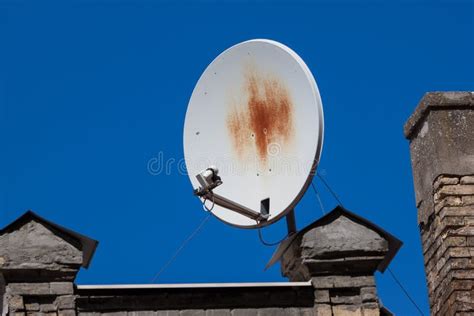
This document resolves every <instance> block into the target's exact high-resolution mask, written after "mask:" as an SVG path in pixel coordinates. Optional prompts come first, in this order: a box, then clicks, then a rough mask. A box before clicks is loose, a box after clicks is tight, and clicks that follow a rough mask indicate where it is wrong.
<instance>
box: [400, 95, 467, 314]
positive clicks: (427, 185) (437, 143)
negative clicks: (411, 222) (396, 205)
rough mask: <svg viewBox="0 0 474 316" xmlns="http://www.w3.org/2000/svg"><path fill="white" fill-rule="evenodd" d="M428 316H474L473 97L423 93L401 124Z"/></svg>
mask: <svg viewBox="0 0 474 316" xmlns="http://www.w3.org/2000/svg"><path fill="white" fill-rule="evenodd" d="M404 132H405V137H406V138H407V139H408V140H409V141H410V153H411V161H412V170H413V181H414V185H415V195H416V206H417V208H418V224H419V227H420V233H421V240H422V243H423V255H424V263H425V272H426V278H427V282H428V294H429V299H430V308H431V314H432V315H457V314H458V313H459V314H461V313H464V314H465V315H472V314H474V94H473V93H472V92H431V93H427V94H426V95H425V96H424V97H423V99H422V100H421V102H420V103H419V105H418V107H417V108H416V110H415V112H414V113H413V114H412V116H411V117H410V118H409V119H408V121H407V123H406V124H405V129H404Z"/></svg>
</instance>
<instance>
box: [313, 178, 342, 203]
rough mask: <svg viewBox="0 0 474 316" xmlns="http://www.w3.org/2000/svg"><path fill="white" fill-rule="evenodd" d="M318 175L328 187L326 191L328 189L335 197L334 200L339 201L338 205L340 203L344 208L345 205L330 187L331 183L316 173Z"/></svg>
mask: <svg viewBox="0 0 474 316" xmlns="http://www.w3.org/2000/svg"><path fill="white" fill-rule="evenodd" d="M316 175H317V176H318V178H319V179H321V181H322V182H323V184H324V186H325V187H326V189H328V191H329V192H330V193H331V194H332V196H333V197H334V199H335V200H336V201H337V203H339V205H340V206H342V207H344V205H343V204H342V202H341V200H340V199H339V197H338V196H337V194H336V192H334V191H333V190H332V189H331V187H330V186H329V183H327V182H326V180H325V179H324V178H323V177H322V176H321V175H320V174H319V173H316Z"/></svg>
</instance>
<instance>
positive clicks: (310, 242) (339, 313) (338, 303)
mask: <svg viewBox="0 0 474 316" xmlns="http://www.w3.org/2000/svg"><path fill="white" fill-rule="evenodd" d="M401 244H402V243H401V242H400V241H399V240H398V239H397V238H395V237H393V236H392V235H390V234H389V233H387V232H386V231H384V230H383V229H381V228H379V227H378V226H376V225H375V224H373V223H371V222H369V221H368V220H366V219H364V218H362V217H360V216H358V215H356V214H354V213H352V212H349V211H347V210H346V209H344V208H342V207H340V206H338V207H337V208H335V209H334V210H333V211H331V212H330V213H328V214H326V215H325V216H323V217H322V218H320V219H319V220H317V221H316V222H314V223H312V224H311V225H309V226H307V227H306V228H304V229H302V230H301V231H300V232H298V233H297V234H295V235H292V236H291V237H290V238H289V239H287V240H286V241H285V242H283V243H282V244H281V245H280V247H279V249H278V250H277V252H276V254H275V255H276V256H278V255H279V256H280V258H281V259H280V261H281V269H282V274H283V276H286V277H288V278H289V279H290V281H308V280H311V282H312V284H313V287H314V291H315V292H314V296H315V302H314V311H315V315H328V316H344V315H354V316H357V315H359V316H362V315H370V316H376V315H391V313H390V312H388V310H387V309H385V308H384V307H383V306H382V305H381V303H380V300H379V297H378V295H377V290H376V286H375V278H374V273H375V271H376V270H379V271H381V272H383V271H384V270H385V269H386V268H387V266H388V264H389V263H390V261H391V260H392V258H393V257H394V256H395V254H396V253H397V251H398V249H399V248H400V247H401ZM275 259H276V258H275V256H274V258H273V260H275Z"/></svg>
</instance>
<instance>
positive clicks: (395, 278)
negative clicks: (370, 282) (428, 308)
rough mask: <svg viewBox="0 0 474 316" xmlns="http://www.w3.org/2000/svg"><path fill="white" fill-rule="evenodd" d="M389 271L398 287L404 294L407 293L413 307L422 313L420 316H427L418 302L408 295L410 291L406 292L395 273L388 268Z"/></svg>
mask: <svg viewBox="0 0 474 316" xmlns="http://www.w3.org/2000/svg"><path fill="white" fill-rule="evenodd" d="M387 270H388V272H390V275H391V276H392V278H393V279H394V280H395V282H396V283H397V284H398V286H399V287H400V288H401V289H402V291H403V293H405V296H406V297H407V298H408V299H409V300H410V302H411V303H412V304H413V306H415V307H416V309H417V310H418V312H419V313H420V315H422V316H424V315H425V314H423V312H422V311H421V308H420V307H418V305H417V304H416V302H415V301H414V300H413V299H412V298H411V296H410V294H408V291H407V290H405V288H404V287H403V285H402V283H401V282H400V281H399V280H398V279H397V277H396V276H395V273H393V272H392V270H390V268H389V267H387Z"/></svg>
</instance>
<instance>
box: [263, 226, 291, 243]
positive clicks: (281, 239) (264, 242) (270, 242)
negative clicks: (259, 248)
mask: <svg viewBox="0 0 474 316" xmlns="http://www.w3.org/2000/svg"><path fill="white" fill-rule="evenodd" d="M258 238H259V239H260V241H261V242H262V244H264V245H265V246H269V247H273V246H276V245H278V244H280V243H281V242H282V241H283V240H285V239H286V238H288V235H286V236H285V237H283V238H282V239H281V240H280V241H277V242H266V241H265V240H263V236H262V229H261V228H259V229H258Z"/></svg>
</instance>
